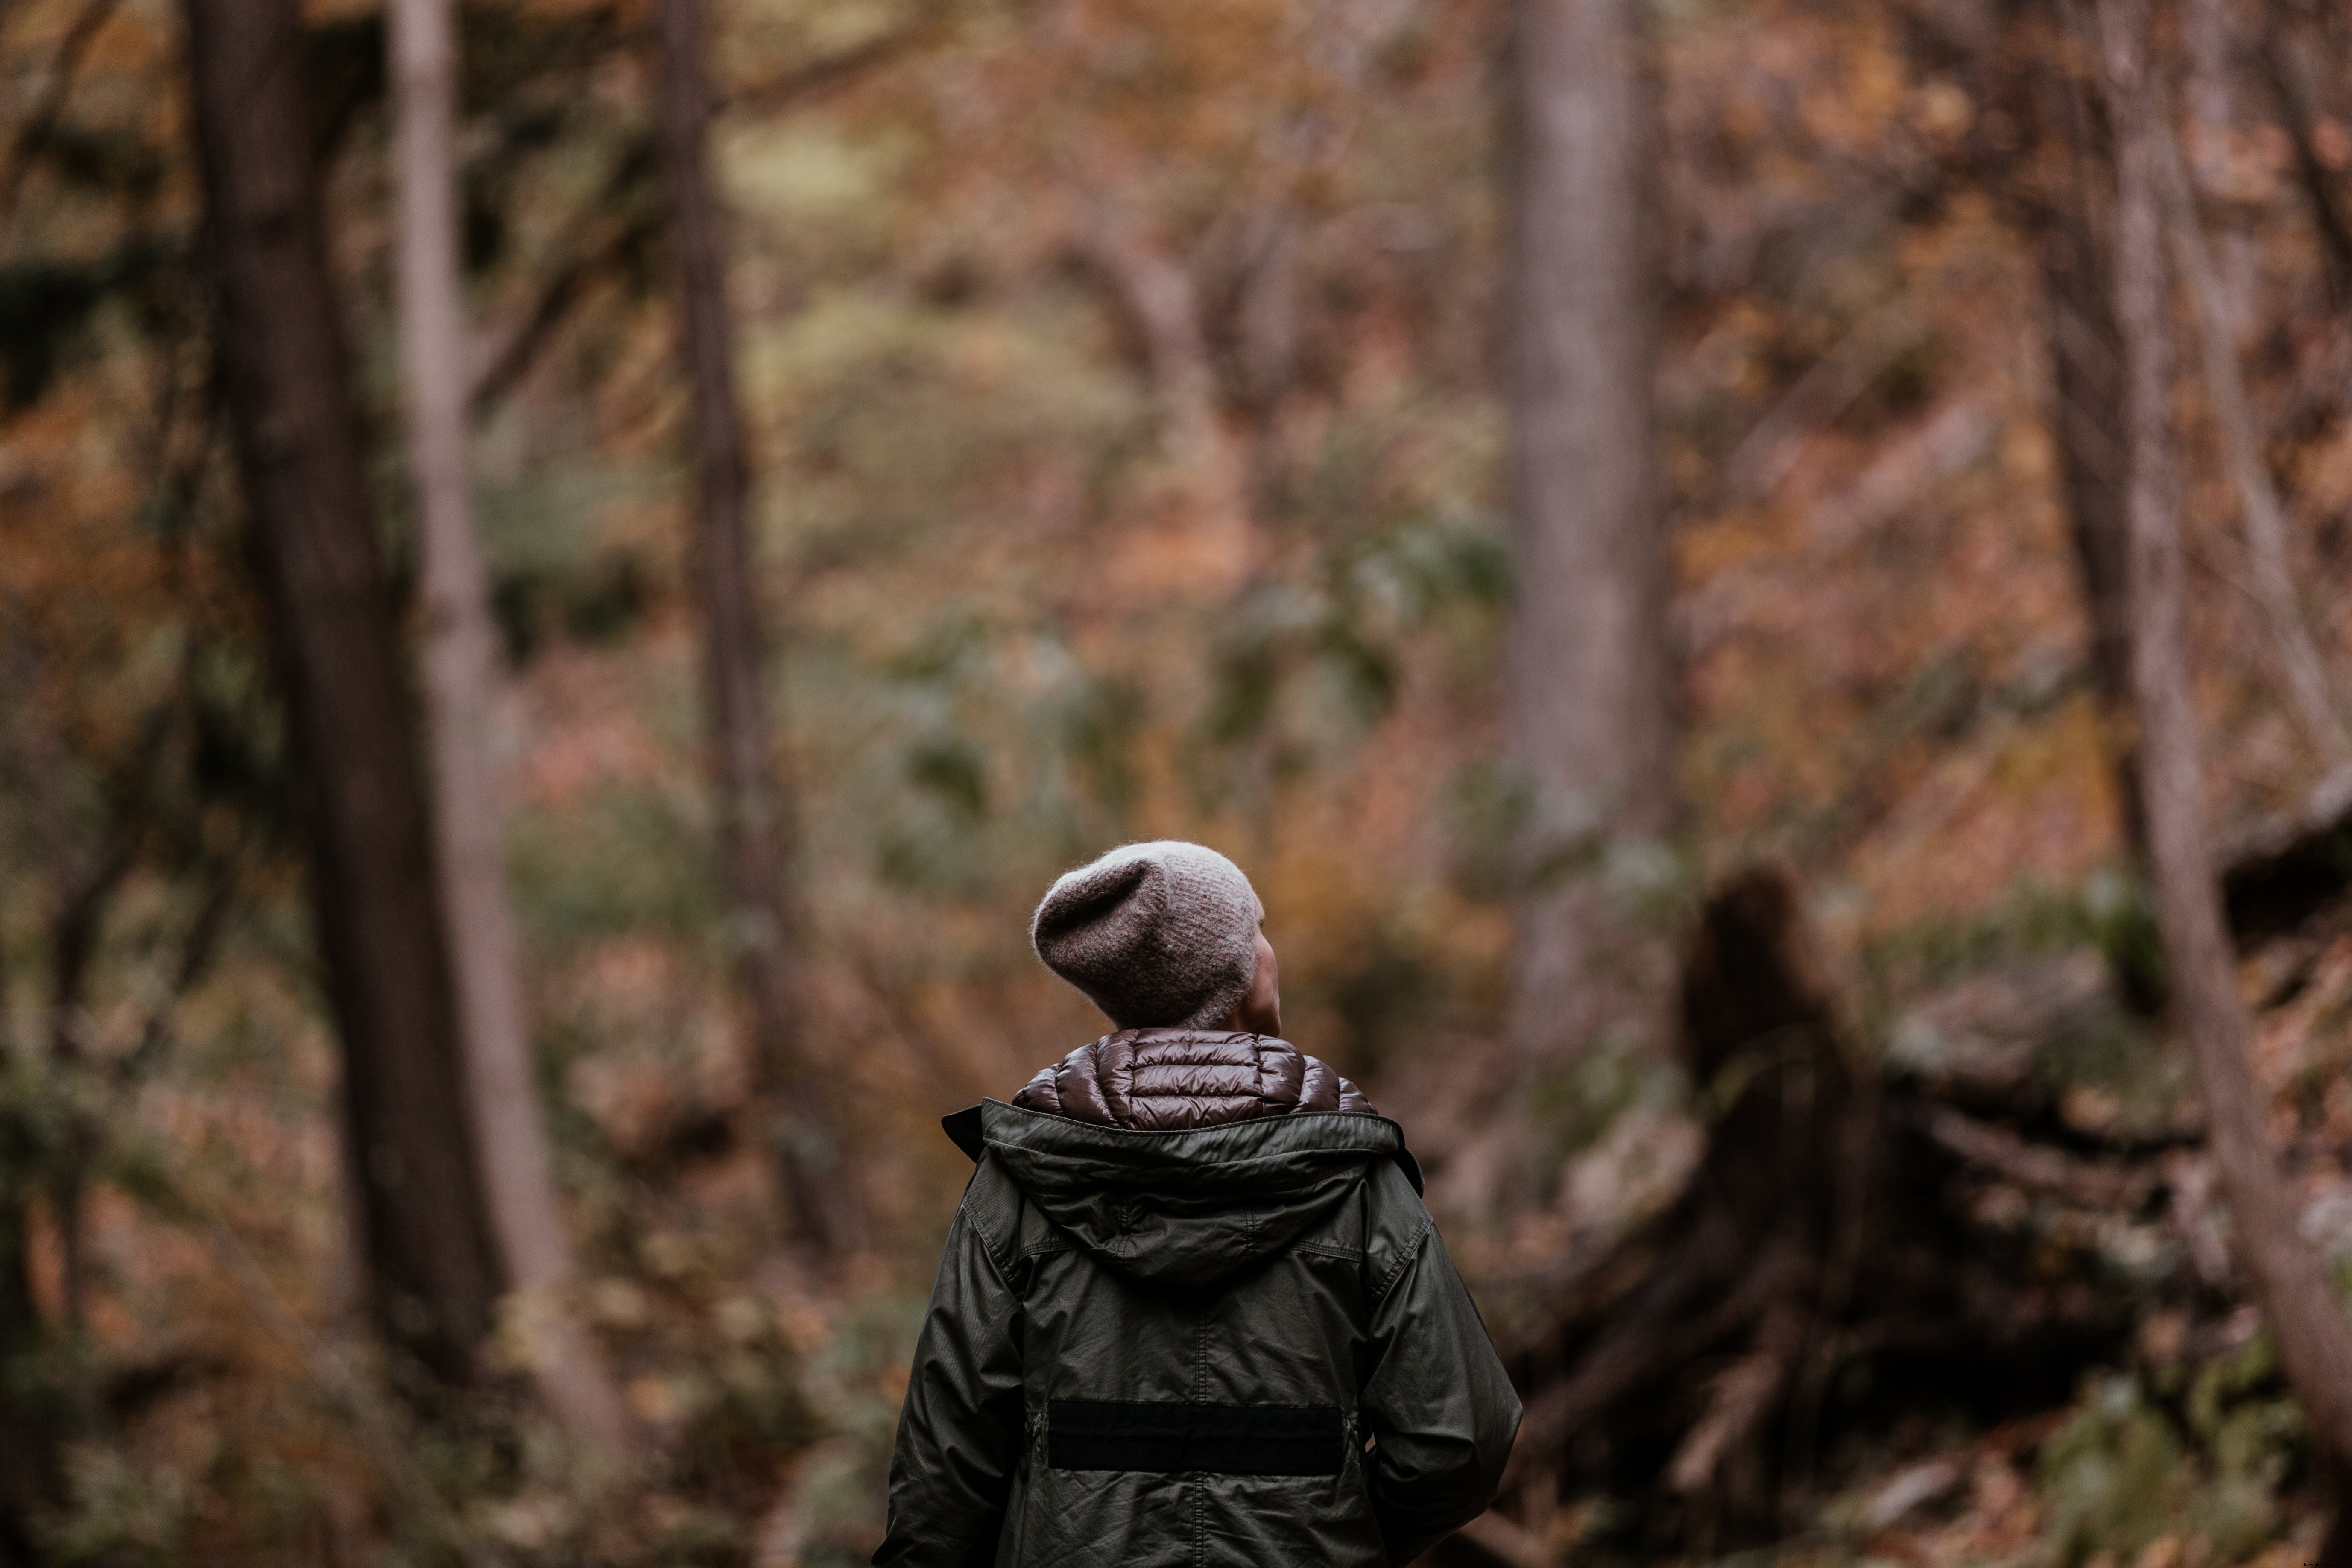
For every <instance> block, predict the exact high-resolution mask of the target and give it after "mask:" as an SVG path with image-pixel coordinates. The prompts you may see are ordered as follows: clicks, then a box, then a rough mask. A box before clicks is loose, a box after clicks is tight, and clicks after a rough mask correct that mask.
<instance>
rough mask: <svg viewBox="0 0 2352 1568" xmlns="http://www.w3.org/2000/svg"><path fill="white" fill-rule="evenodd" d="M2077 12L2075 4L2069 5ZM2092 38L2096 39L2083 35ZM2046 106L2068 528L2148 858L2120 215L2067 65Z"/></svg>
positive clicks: (2054, 344) (2050, 256)
mask: <svg viewBox="0 0 2352 1568" xmlns="http://www.w3.org/2000/svg"><path fill="white" fill-rule="evenodd" d="M2069 14H2070V15H2071V12H2070V13H2069ZM2076 41H2078V42H2080V43H2081V44H2082V45H2083V46H2084V47H2085V48H2088V47H2090V40H2088V39H2080V40H2076ZM2034 95H2035V108H2036V109H2037V110H2038V111H2039V112H2040V113H2041V115H2042V117H2043V118H2044V119H2045V120H2046V121H2048V122H2049V129H2050V131H2051V132H2052V133H2053V135H2054V136H2056V138H2057V139H2058V140H2059V142H2061V144H2062V145H2063V147H2064V149H2065V154H2066V155H2065V160H2064V176H2063V183H2062V184H2061V187H2060V190H2059V192H2058V194H2057V195H2056V198H2055V199H2054V200H2053V203H2052V204H2051V205H2049V206H2048V207H2046V208H2044V209H2042V211H2041V212H2040V213H2039V214H2037V216H2038V218H2039V229H2040V233H2039V235H2038V236H2037V240H2038V243H2037V246H2036V251H2037V254H2038V257H2039V259H2040V263H2041V269H2042V304H2043V309H2044V310H2045V311H2046V312H2047V323H2046V329H2045V333H2044V335H2045V338H2046V341H2047V342H2048V343H2049V345H2050V380H2051V401H2052V408H2051V429H2052V434H2053V437H2055V440H2056V443H2057V447H2058V467H2059V474H2060V482H2061V485H2062V487H2063V492H2064V495H2065V500H2066V517H2067V523H2068V528H2067V532H2068V536H2069V537H2070V539H2071V540H2072V541H2073V543H2074V565H2075V570H2076V573H2077V574H2078V575H2079V576H2080V578H2081V580H2082V584H2083V603H2084V606H2085V608H2086V609H2087V610H2088V611H2089V614H2090V622H2091V650H2090V651H2091V678H2092V681H2093V683H2094V685H2095V688H2096V689H2097V692H2098V697H2099V705H2100V708H2101V710H2103V712H2104V713H2105V716H2106V718H2107V720H2108V721H2109V724H2110V725H2111V727H2112V728H2113V729H2114V730H2115V731H2116V738H2115V743H2114V744H2113V745H2112V746H2111V747H2110V748H2109V751H2110V755H2111V757H2112V759H2113V767H2114V774H2113V776H2114V780H2115V788H2116V804H2117V807H2118V810H2119V811H2120V813H2121V816H2122V817H2123V827H2124V842H2125V845H2126V848H2127V850H2128V851H2129V852H2130V853H2131V854H2132V855H2133V856H2134V857H2136V858H2138V857H2142V856H2143V855H2144V851H2145V846H2146V845H2147V827H2146V825H2145V822H2144V820H2143V814H2142V812H2141V809H2140V801H2139V761H2138V754H2137V745H2136V742H2133V741H2132V740H2131V739H2130V738H2129V735H2128V725H2129V718H2130V712H2131V625H2130V614H2129V608H2128V605H2126V602H2125V596H2124V560H2125V555H2126V536H2127V528H2126V521H2125V517H2124V473H2125V467H2126V465H2125V454H2124V449H2125V446H2126V439H2127V437H2126V434H2125V431H2124V426H2123V375H2124V369H2123V365H2124V350H2123V334H2122V333H2121V331H2118V330H2117V328H2116V309H2115V300H2114V298H2113V295H2112V289H2113V288H2114V279H2115V259H2114V248H2113V247H2112V245H2111V244H2110V243H2109V236H2108V234H2107V232H2106V220H2107V219H2108V218H2109V217H2111V216H2112V215H2111V214H2109V213H2108V212H2107V210H2106V205H2107V204H2106V202H2105V195H2104V192H2103V189H2102V186H2103V184H2104V183H2105V182H2104V171H2105V168H2106V167H2107V159H2106V158H2105V153H2104V150H2103V148H2102V147H2100V146H2099V145H2096V144H2095V143H2096V140H2097V138H2096V131H2095V127H2094V125H2093V123H2092V120H2093V114H2092V105H2091V103H2090V101H2089V100H2086V99H2085V97H2084V93H2083V91H2082V89H2081V84H2080V83H2079V81H2078V80H2077V79H2074V78H2072V77H2071V76H2069V75H2068V74H2067V73H2066V72H2064V71H2061V70H2055V69H2053V70H2047V71H2042V72H2041V73H2038V75H2037V77H2036V79H2035V82H2034Z"/></svg>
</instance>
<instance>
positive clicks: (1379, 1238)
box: [874, 842, 1519, 1568]
mask: <svg viewBox="0 0 2352 1568" xmlns="http://www.w3.org/2000/svg"><path fill="white" fill-rule="evenodd" d="M1264 919H1265V910H1264V909H1263V908H1262V907H1261V906H1260V905H1259V903H1258V900H1257V896H1256V894H1255V892H1253V891H1252V890H1251V888H1250V884H1249V879H1247V878H1246V877H1244V875H1243V874H1242V871H1241V868H1239V867H1237V866H1235V865H1234V863H1233V862H1232V861H1230V860H1228V859H1226V858H1224V857H1223V856H1222V855H1220V854H1218V853H1217V852H1216V851H1214V850H1213V849H1208V848H1204V847H1202V846H1200V845H1197V844H1183V843H1175V842H1160V843H1151V844H1130V845H1129V846H1127V847H1125V848H1123V849H1117V850H1114V851H1112V852H1111V853H1110V854H1108V855H1106V856H1104V857H1103V858H1101V859H1099V860H1097V861H1096V862H1095V863H1094V864H1092V865H1090V866H1087V867H1083V868H1079V869H1078V870H1076V871H1072V872H1070V873H1069V874H1068V875H1066V876H1065V877H1063V878H1062V879H1060V880H1059V881H1057V882H1055V884H1054V887H1053V890H1052V891H1050V892H1048V893H1047V894H1046V895H1045V902H1044V903H1042V904H1040V905H1039V906H1038V907H1037V913H1036V917H1035V920H1034V921H1033V922H1032V925H1031V928H1030V939H1031V941H1032V942H1033V943H1034V946H1035V948H1036V950H1037V955H1038V957H1039V958H1041V959H1043V960H1044V961H1045V964H1046V965H1047V966H1048V967H1049V968H1051V969H1052V970H1053V971H1054V972H1055V973H1056V974H1059V975H1060V976H1062V977H1063V978H1064V979H1065V980H1067V981H1069V982H1070V983H1071V984H1074V985H1076V987H1078V989H1079V990H1081V991H1083V992H1085V993H1086V994H1087V996H1088V997H1089V998H1090V999H1091V1000H1092V1001H1093V1002H1094V1004H1095V1005H1097V1007H1099V1008H1101V1009H1102V1011H1103V1012H1104V1013H1105V1014H1106V1015H1108V1016H1109V1018H1110V1021H1111V1022H1112V1023H1113V1024H1114V1025H1116V1026H1117V1031H1116V1032H1115V1033H1113V1034H1109V1035H1106V1036H1104V1037H1102V1038H1101V1039H1098V1040H1097V1041H1095V1042H1094V1043H1093V1044H1092V1045H1088V1046H1082V1047H1079V1048H1078V1049H1076V1050H1075V1051H1072V1052H1071V1053H1070V1054H1069V1055H1068V1056H1067V1057H1065V1058H1063V1059H1062V1060H1061V1061H1060V1062H1059V1063H1057V1064H1056V1065H1055V1066H1053V1067H1049V1068H1045V1070H1044V1071H1042V1072H1040V1073H1038V1074H1037V1076H1036V1077H1035V1078H1034V1079H1031V1080H1030V1082H1029V1085H1028V1087H1027V1088H1025V1089H1022V1091H1021V1092H1020V1093H1019V1094H1017V1095H1015V1096H1014V1097H1013V1103H1012V1104H1010V1105H1006V1104H1003V1103H1001V1102H999V1101H996V1100H988V1101H985V1102H983V1103H982V1104H981V1105H978V1106H975V1107H973V1108H972V1109H971V1110H966V1111H961V1112H959V1113H958V1114H956V1115H954V1116H951V1117H949V1118H948V1119H947V1121H948V1128H949V1132H950V1136H953V1137H954V1138H955V1139H956V1142H958V1143H959V1144H960V1145H961V1146H962V1147H963V1149H964V1151H965V1152H966V1153H968V1154H970V1155H971V1157H972V1158H973V1159H974V1160H975V1161H976V1162H977V1163H978V1169H976V1170H975V1171H974V1172H973V1173H972V1178H971V1185H970V1186H969V1187H967V1188H966V1189H965V1191H964V1197H963V1205H962V1207H961V1209H960V1210H959V1211H958V1213H957V1215H956V1219H955V1224H954V1226H953V1227H952V1228H951V1229H950V1231H949V1233H948V1241H947V1250H946V1255H945V1256H944V1257H943V1258H941V1259H940V1273H939V1280H938V1283H937V1284H936V1286H935V1287H934V1288H933V1289H932V1292H931V1303H930V1310H929V1317H928V1318H927V1319H926V1321H925V1322H924V1325H923V1331H922V1337H921V1339H920V1340H919V1342H917V1344H916V1347H915V1364H914V1370H913V1372H912V1374H911V1375H910V1376H909V1377H908V1383H907V1400H906V1405H905V1407H904V1409H903V1410H902V1411H901V1413H900V1415H899V1418H898V1447H897V1450H896V1452H895V1453H894V1454H893V1456H892V1458H891V1462H890V1521H889V1534H888V1537H887V1540H885V1541H884V1542H883V1544H882V1547H881V1550H879V1551H878V1552H876V1553H875V1555H874V1561H875V1563H877V1564H921V1565H924V1568H929V1565H934V1564H937V1565H942V1568H943V1565H946V1564H987V1563H993V1564H1001V1565H1003V1568H1031V1565H1032V1564H1070V1565H1073V1568H1076V1565H1080V1564H1086V1565H1093V1564H1104V1565H1113V1564H1115V1565H1118V1568H1152V1565H1159V1564H1166V1565H1168V1568H1207V1565H1209V1564H1235V1565H1240V1564H1248V1565H1250V1568H1273V1565H1276V1564H1283V1565H1291V1564H1297V1565H1302V1568H1303V1565H1307V1564H1316V1565H1323V1564H1331V1565H1346V1568H1355V1565H1358V1564H1361V1565H1363V1568H1381V1565H1384V1564H1402V1563H1409V1562H1411V1561H1412V1559H1413V1558H1415V1557H1417V1556H1419V1555H1420V1554H1421V1552H1423V1551H1424V1550H1425V1549H1427V1548H1428V1547H1429V1546H1430V1545H1431V1544H1432V1543H1433V1542H1435V1541H1437V1540H1438V1538H1440V1537H1441V1536H1443V1535H1444V1534H1445V1533H1446V1532H1447V1531H1451V1530H1453V1529H1454V1527H1456V1526H1457V1525H1460V1524H1463V1523H1465V1521H1468V1520H1469V1519H1471V1518H1472V1517H1473V1516H1475V1514H1477V1513H1478V1512H1479V1511H1480V1510H1483V1509H1484V1508H1485V1507H1486V1505H1487V1503H1488V1502H1490V1501H1491V1500H1493V1498H1494V1495H1495V1491H1496V1486H1497V1485H1498V1484H1499V1482H1500V1479H1501V1477H1502V1473H1503V1464H1504V1461H1505V1460H1506V1459H1507V1458H1508V1457H1509V1455H1510V1449H1511V1441H1512V1438H1513V1437H1514V1436H1515V1435H1516V1434H1517V1429H1518V1420H1519V1402H1518V1400H1517V1397H1516V1396H1515V1395H1514V1394H1512V1392H1511V1385H1510V1383H1509V1381H1508V1380H1507V1378H1506V1377H1505V1376H1504V1373H1503V1368H1502V1365H1501V1363H1499V1362H1498V1361H1497V1360H1496V1355H1495V1350H1494V1346H1493V1344H1492V1343H1491V1342H1489V1341H1488V1339H1487V1337H1486V1328H1485V1326H1484V1325H1483V1324H1482V1323H1481V1322H1480V1321H1479V1319H1478V1314H1477V1310H1476V1309H1475V1307H1473V1306H1472V1305H1471V1301H1470V1297H1469V1294H1468V1293H1467V1292H1466V1291H1465V1289H1463V1287H1462V1281H1461V1279H1460V1278H1459V1277H1458V1276H1457V1275H1456V1274H1455V1273H1454V1266H1453V1264H1452V1263H1451V1262H1450V1261H1448V1259H1447V1258H1446V1255H1445V1248H1444V1245H1443V1244H1442V1243H1440V1242H1439V1240H1438V1238H1437V1231H1436V1228H1435V1226H1433V1224H1432V1223H1431V1220H1430V1217H1429V1212H1428V1210H1426V1209H1425V1208H1423V1206H1422V1203H1421V1198H1420V1195H1419V1194H1420V1187H1421V1178H1420V1173H1419V1171H1418V1169H1417V1168H1416V1167H1415V1166H1414V1164H1413V1163H1412V1155H1411V1154H1410V1153H1408V1152H1406V1151H1405V1147H1404V1137H1403V1134H1402V1131H1400V1129H1399V1128H1398V1127H1397V1125H1396V1123H1395V1122H1393V1121H1388V1120H1386V1119H1385V1118H1383V1117H1381V1116H1379V1115H1378V1114H1376V1113H1375V1112H1374V1111H1373V1110H1372V1108H1371V1105H1370V1102H1369V1101H1367V1100H1365V1099H1364V1096H1363V1095H1362V1093H1361V1092H1360V1090H1358V1089H1357V1088H1356V1086H1355V1085H1354V1084H1351V1083H1349V1081H1348V1080H1347V1079H1343V1078H1341V1077H1340V1076H1339V1074H1338V1073H1335V1072H1333V1071H1332V1070H1331V1069H1330V1068H1328V1067H1326V1066H1325V1065H1324V1064H1323V1063H1321V1062H1319V1061H1318V1060H1316V1059H1315V1058H1313V1057H1309V1056H1305V1055H1302V1054H1301V1053H1300V1052H1299V1051H1298V1050H1297V1047H1293V1046H1291V1045H1289V1044H1288V1043H1287V1042H1286V1041H1284V1040H1282V1039H1281V1038H1279V1037H1278V1032H1279V1030H1280V1028H1281V1026H1282V1010H1281V996H1280V992H1279V988H1278V976H1277V972H1276V963H1275V956H1274V949H1273V948H1272V947H1271V946H1270V945H1269V944H1268V943H1267V942H1266V940H1265V935H1264V933H1263V932H1261V931H1259V929H1258V926H1259V922H1260V921H1262V920H1264Z"/></svg>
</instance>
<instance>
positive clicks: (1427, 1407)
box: [1359, 1204, 1519, 1565]
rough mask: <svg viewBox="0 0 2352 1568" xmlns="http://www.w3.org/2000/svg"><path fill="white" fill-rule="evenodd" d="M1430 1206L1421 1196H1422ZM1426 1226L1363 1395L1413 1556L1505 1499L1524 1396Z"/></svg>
mask: <svg viewBox="0 0 2352 1568" xmlns="http://www.w3.org/2000/svg"><path fill="white" fill-rule="evenodd" d="M1414 1206H1415V1207H1416V1208H1418V1207H1419V1206H1420V1205H1418V1204H1416V1205H1414ZM1421 1217H1422V1228H1421V1233H1420V1235H1419V1237H1416V1238H1415V1239H1414V1241H1413V1242H1412V1245H1410V1246H1409V1247H1406V1248H1404V1249H1403V1255H1402V1261H1401V1262H1400V1263H1399V1264H1398V1265H1397V1266H1396V1268H1395V1269H1394V1272H1393V1274H1392V1276H1391V1278H1390V1279H1388V1280H1386V1281H1384V1282H1379V1283H1378V1285H1377V1289H1379V1290H1380V1292H1381V1293H1380V1295H1379V1297H1378V1300H1377V1301H1376V1303H1375V1305H1374V1307H1373V1310H1372V1323H1371V1336H1370V1337H1371V1346H1370V1349H1371V1357H1372V1361H1371V1373H1370V1377H1369V1378H1367V1379H1366V1381H1365V1384H1364V1387H1363V1392H1362V1394H1361V1395H1360V1401H1359V1404H1360V1409H1361V1411H1362V1414H1363V1418H1364V1423H1365V1426H1367V1428H1368V1429H1369V1430H1370V1434H1371V1436H1372V1437H1373V1438H1374V1440H1375V1442H1376V1444H1377V1447H1374V1448H1373V1449H1372V1451H1371V1452H1370V1453H1369V1454H1368V1455H1366V1456H1365V1461H1366V1466H1367V1470H1368V1476H1369V1479H1370V1483H1371V1493H1372V1510H1373V1512H1374V1514H1375V1515H1376V1516H1377V1517H1378V1519H1379V1520H1380V1525H1381V1539H1382V1540H1383V1541H1384V1542H1386V1544H1387V1547H1388V1554H1389V1561H1390V1562H1391V1563H1395V1564H1399V1565H1402V1564H1403V1563H1410V1562H1412V1560H1413V1559H1414V1558H1416V1557H1418V1556H1420V1555H1421V1554H1422V1553H1423V1552H1425V1551H1427V1550H1428V1549H1429V1548H1430V1547H1431V1546H1433V1545H1434V1544H1436V1542H1438V1541H1439V1540H1441V1539H1442V1538H1444V1536H1445V1535H1446V1534H1447V1532H1449V1531H1453V1530H1455V1529H1457V1528H1459V1527H1460V1526H1462V1525H1465V1524H1467V1523H1468V1522H1470V1521H1471V1520H1473V1519H1475V1518H1476V1517H1477V1516H1478V1515H1479V1514H1480V1513H1482V1512H1484V1511H1485V1510H1486V1505H1487V1504H1489V1503H1491V1502H1493V1501H1494V1500H1495V1494H1496V1490H1497V1489H1499V1488H1500V1487H1501V1485H1502V1480H1503V1465H1504V1462H1505V1461H1506V1460H1507V1459H1508V1458H1510V1457H1511V1443H1512V1440H1513V1439H1514V1438H1516V1437H1517V1436H1518V1430H1519V1399H1518V1395H1517V1394H1515V1393H1513V1392H1512V1389H1511V1382H1510V1379H1509V1378H1508V1377H1507V1375H1505V1373H1504V1372H1503V1363H1502V1361H1501V1359H1500V1358H1499V1357H1497V1356H1496V1354H1495V1345H1494V1342H1493V1341H1492V1340H1490V1339H1488V1338H1487V1337H1486V1324H1485V1323H1484V1322H1482V1321H1479V1317H1478V1309H1477V1308H1476V1307H1475V1305H1474V1304H1472V1302H1471V1300H1470V1292H1469V1291H1468V1290H1467V1289H1464V1287H1463V1284H1462V1277H1461V1276H1460V1275H1458V1274H1456V1273H1455V1272H1454V1262H1453V1260H1452V1259H1451V1258H1448V1257H1447V1256H1446V1254H1445V1244H1444V1242H1442V1241H1440V1240H1439V1239H1438V1237H1437V1226H1435V1225H1434V1224H1433V1223H1431V1222H1430V1221H1429V1218H1428V1215H1427V1213H1426V1211H1423V1214H1422V1216H1421Z"/></svg>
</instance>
